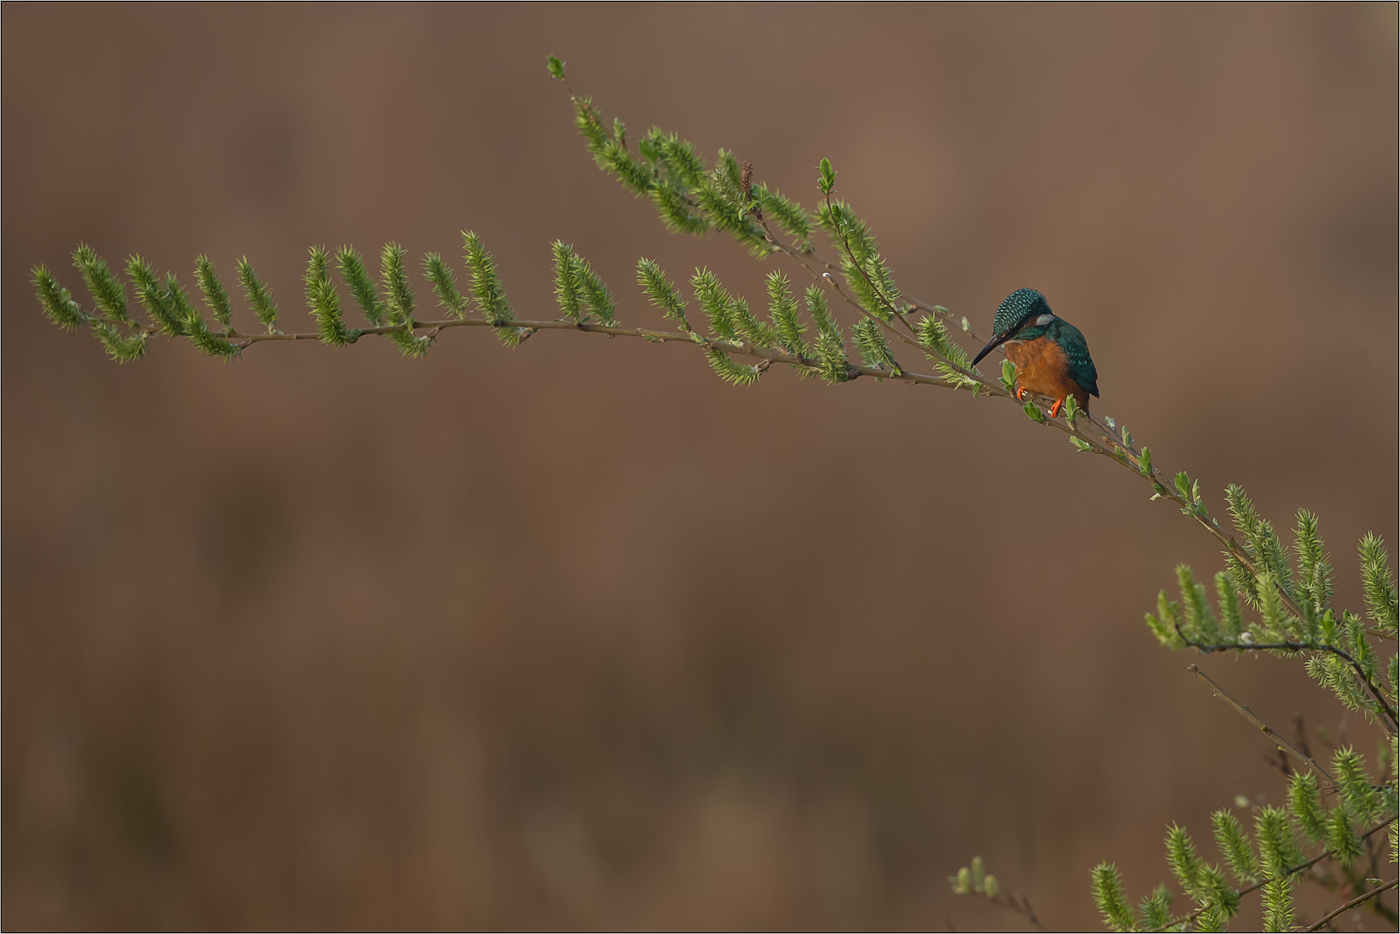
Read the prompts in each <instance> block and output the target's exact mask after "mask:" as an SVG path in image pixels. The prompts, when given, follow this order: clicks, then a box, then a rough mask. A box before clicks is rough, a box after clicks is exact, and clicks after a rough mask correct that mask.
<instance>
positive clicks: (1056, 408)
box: [1050, 399, 1065, 418]
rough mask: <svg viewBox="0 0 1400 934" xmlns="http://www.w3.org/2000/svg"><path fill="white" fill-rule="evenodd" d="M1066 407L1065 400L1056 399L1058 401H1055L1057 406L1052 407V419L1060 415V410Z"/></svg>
mask: <svg viewBox="0 0 1400 934" xmlns="http://www.w3.org/2000/svg"><path fill="white" fill-rule="evenodd" d="M1064 407H1065V400H1063V399H1056V400H1055V404H1054V405H1052V406H1050V417H1051V418H1054V417H1055V416H1056V415H1059V414H1060V409H1062V408H1064Z"/></svg>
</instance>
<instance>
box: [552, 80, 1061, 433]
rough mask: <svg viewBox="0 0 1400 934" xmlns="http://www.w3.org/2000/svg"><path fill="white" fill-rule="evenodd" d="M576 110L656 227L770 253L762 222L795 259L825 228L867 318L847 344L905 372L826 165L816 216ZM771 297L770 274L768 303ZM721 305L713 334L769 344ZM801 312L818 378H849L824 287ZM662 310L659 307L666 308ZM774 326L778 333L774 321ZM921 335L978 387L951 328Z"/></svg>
mask: <svg viewBox="0 0 1400 934" xmlns="http://www.w3.org/2000/svg"><path fill="white" fill-rule="evenodd" d="M549 72H550V74H551V75H553V76H554V77H555V78H558V79H559V80H561V81H565V80H566V76H565V73H564V66H563V63H562V62H560V61H559V60H558V59H557V58H554V57H553V56H551V57H550V59H549ZM573 103H574V117H575V124H576V126H577V127H578V129H579V132H580V133H581V134H582V135H583V137H584V141H585V145H586V147H587V149H588V151H589V152H590V153H591V154H592V155H593V158H594V161H595V162H596V163H597V164H598V166H599V167H600V168H602V169H603V170H604V171H606V172H608V173H609V174H611V175H612V176H613V177H614V178H616V179H617V181H618V182H619V183H620V184H621V185H622V186H623V187H624V188H626V189H627V190H629V191H631V192H632V193H633V194H635V195H637V196H639V197H640V196H646V197H649V198H651V200H652V202H653V203H654V205H655V207H656V210H657V213H658V214H659V215H660V217H661V220H662V222H663V223H664V224H665V225H666V226H667V227H668V228H669V229H671V230H674V231H678V232H682V233H692V234H703V233H706V232H707V231H710V230H719V231H722V232H725V233H728V234H729V235H731V236H732V237H734V238H735V239H736V240H737V241H739V242H740V243H742V244H743V245H745V246H746V247H748V248H749V249H750V250H751V251H752V252H753V253H754V254H755V255H757V256H767V255H769V254H771V253H773V252H775V251H777V250H779V249H781V247H780V246H779V244H777V243H775V242H774V241H773V240H771V239H770V238H769V236H768V234H767V231H766V230H765V229H764V226H763V224H765V223H766V222H767V220H768V219H770V218H771V219H772V220H773V221H775V222H776V224H777V225H778V227H779V228H780V229H781V230H782V231H783V233H784V234H785V235H786V236H787V237H788V238H789V239H790V241H791V244H790V246H789V249H792V250H795V251H796V252H797V253H799V254H802V253H810V252H811V251H812V231H813V228H814V227H819V228H821V229H822V230H824V231H826V233H827V234H828V235H829V236H830V238H831V241H832V243H833V244H834V245H835V246H836V248H837V250H838V252H839V254H840V257H841V259H840V268H841V273H842V276H843V278H844V280H845V281H846V283H847V284H848V285H849V287H850V289H851V291H852V293H854V296H855V300H856V301H857V302H859V304H860V306H861V308H863V309H864V311H865V312H866V313H868V314H869V315H870V316H871V319H866V320H861V321H859V322H857V323H856V324H855V325H854V326H853V327H852V339H853V340H854V342H855V344H856V348H857V350H858V352H859V353H860V356H861V359H862V360H863V361H864V363H865V365H866V366H868V367H871V368H875V369H883V370H887V371H889V373H890V375H891V376H897V375H899V374H900V373H901V372H902V371H901V369H900V367H899V364H898V363H897V362H896V361H895V358H894V354H893V352H892V350H891V348H890V345H889V340H888V332H887V331H886V330H885V329H883V328H881V327H880V326H879V324H878V323H877V319H878V322H884V323H886V324H889V323H890V322H892V321H894V320H895V319H896V317H904V316H905V315H907V313H908V311H909V310H910V308H909V306H907V305H904V304H903V303H902V298H901V296H900V292H899V289H898V287H897V286H896V284H895V280H894V274H893V273H892V272H891V270H890V267H889V264H888V263H887V262H886V261H885V259H884V257H883V256H882V255H881V253H880V248H879V244H878V242H877V241H876V240H875V237H874V235H873V234H872V233H871V232H870V228H869V226H868V225H867V224H866V222H865V221H863V220H862V219H861V218H860V217H859V216H857V214H856V213H855V211H854V209H853V208H852V207H851V206H850V205H849V204H848V203H846V202H844V201H841V200H834V199H832V197H831V193H832V192H833V191H834V189H835V183H836V171H835V169H833V168H832V166H831V162H830V161H829V160H827V159H822V160H821V164H820V165H819V166H818V179H817V184H818V189H819V190H820V191H821V194H822V196H823V201H822V203H821V205H820V207H819V208H818V209H817V211H816V212H815V213H813V212H811V211H809V210H807V209H806V208H804V207H803V206H802V205H801V204H800V203H799V202H798V201H796V200H794V199H792V198H789V197H787V196H786V195H783V194H782V193H781V192H779V191H777V190H776V189H773V188H770V187H768V186H767V185H765V184H763V183H762V182H754V181H753V180H752V179H751V177H750V167H749V166H748V164H747V163H743V164H741V163H740V162H739V160H738V159H737V158H736V157H735V156H734V154H733V153H731V152H727V151H726V150H723V149H721V150H720V151H719V153H718V155H717V156H716V159H715V163H714V165H713V166H711V165H709V164H708V163H706V161H705V159H704V158H703V157H702V156H701V155H700V152H699V150H698V149H697V148H696V147H695V146H694V145H693V144H692V143H691V142H689V141H688V140H684V139H681V138H680V137H679V136H678V135H677V134H676V133H673V132H667V131H666V130H663V129H661V128H660V127H652V128H651V129H650V130H649V131H647V133H646V135H645V136H643V137H642V138H641V139H640V140H638V142H637V146H636V154H635V155H634V154H633V153H632V151H631V149H630V147H629V145H628V141H627V127H626V124H624V123H623V122H622V121H621V120H614V121H613V122H612V124H611V128H610V127H609V124H608V123H607V122H606V121H605V120H604V118H603V116H602V114H601V113H600V112H599V111H598V109H597V108H596V107H595V106H594V104H593V102H592V100H591V99H589V98H587V97H574V98H573ZM784 281H785V280H784ZM643 285H644V287H645V286H646V283H645V282H643ZM772 290H773V285H772V279H771V277H770V280H769V292H770V297H771V296H772V295H773V291H772ZM649 294H650V290H649ZM774 301H775V302H781V299H778V298H774ZM722 305H724V303H723V302H721V301H720V300H718V299H714V298H712V300H711V302H710V304H709V305H706V303H705V301H703V300H702V301H701V306H702V307H703V308H705V310H706V311H707V312H708V313H710V320H711V322H712V326H713V330H714V333H715V334H716V335H717V336H719V337H721V338H725V339H731V338H732V339H741V340H744V341H746V342H748V343H750V344H752V345H754V346H760V347H767V346H771V341H770V340H769V337H770V335H767V334H764V335H763V336H762V339H759V338H758V336H757V335H755V334H752V333H750V332H749V331H747V330H745V329H743V328H739V327H735V326H732V325H730V324H729V323H727V322H726V320H725V318H726V315H725V314H724V313H723V312H722V311H720V310H718V309H719V308H720V306H722ZM807 306H808V308H809V310H810V312H811V315H812V319H813V322H814V324H815V325H816V330H817V339H816V348H815V351H816V356H817V358H818V364H819V373H820V374H821V376H822V377H823V378H824V379H826V380H828V381H829V382H843V381H845V380H848V379H850V378H851V374H850V367H849V363H848V360H847V357H846V351H845V347H844V343H843V340H842V337H841V333H840V329H839V327H838V326H837V325H836V323H835V321H834V320H833V319H832V318H831V316H830V314H829V312H828V310H827V308H826V303H825V299H824V297H823V296H822V295H821V289H819V288H816V287H809V288H808V289H807ZM662 307H663V308H665V306H664V305H663V306H662ZM937 311H938V312H939V313H941V314H943V315H947V309H943V308H938V309H937ZM668 316H669V315H668ZM774 328H776V329H777V330H778V331H779V333H780V334H781V333H782V329H781V327H780V326H779V325H778V323H777V322H776V321H775V322H774ZM964 328H966V322H965V321H964ZM917 333H918V338H919V341H920V343H921V344H922V345H923V346H924V347H925V348H926V351H927V353H928V356H929V357H931V358H932V359H934V360H935V361H936V366H937V368H938V371H939V372H940V373H941V374H942V375H944V376H945V377H947V378H948V379H949V380H950V381H951V382H952V383H953V384H954V386H969V387H977V386H979V385H980V384H979V382H978V380H977V379H976V378H975V377H974V376H973V375H972V368H971V366H970V361H969V358H968V355H967V353H966V351H964V350H963V349H962V348H961V347H959V346H958V345H957V344H956V343H955V342H954V341H952V340H950V339H949V336H948V329H947V326H946V325H945V324H944V323H943V322H942V321H940V320H939V319H938V318H937V317H936V316H931V317H928V318H925V319H923V321H922V322H921V323H920V324H919V326H918V331H917ZM793 337H794V334H793V333H792V332H791V330H789V333H787V335H786V337H784V338H783V339H782V340H780V341H779V344H780V345H781V346H782V347H783V348H784V349H785V350H786V351H787V352H789V353H792V354H798V353H799V350H798V349H797V348H798V347H799V345H800V341H797V340H793V339H792V338H793ZM708 353H709V355H710V361H711V363H712V364H713V365H714V367H715V370H716V372H718V373H719V375H720V376H721V377H722V378H724V379H726V380H728V381H730V382H734V383H740V384H748V383H751V382H753V381H754V379H756V374H755V373H754V372H753V368H752V367H739V365H738V364H735V365H734V366H730V365H729V363H726V362H725V360H724V359H722V357H723V351H722V350H719V349H715V348H711V349H710V351H708ZM801 355H802V356H803V357H804V358H805V357H806V356H807V352H806V351H805V350H804V351H802V352H801ZM730 362H732V361H730ZM736 367H739V368H737V369H736ZM1038 411H1039V410H1037V412H1038Z"/></svg>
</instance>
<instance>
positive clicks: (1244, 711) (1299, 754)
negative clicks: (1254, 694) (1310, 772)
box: [1186, 664, 1337, 785]
mask: <svg viewBox="0 0 1400 934" xmlns="http://www.w3.org/2000/svg"><path fill="white" fill-rule="evenodd" d="M1186 670H1187V671H1189V672H1191V673H1192V674H1193V675H1195V676H1196V677H1197V678H1200V679H1201V680H1202V681H1204V682H1205V683H1206V684H1208V685H1210V688H1211V690H1212V691H1214V692H1215V696H1216V697H1218V698H1220V699H1221V700H1223V701H1224V702H1225V703H1227V704H1229V705H1230V706H1231V707H1233V708H1235V713H1237V714H1239V715H1240V716H1241V717H1244V718H1245V719H1246V720H1248V721H1249V722H1250V723H1252V724H1254V725H1255V726H1256V727H1258V728H1259V729H1260V730H1262V731H1264V732H1265V733H1267V734H1268V735H1269V736H1272V737H1273V738H1274V739H1275V740H1276V741H1277V742H1278V744H1279V745H1280V746H1281V747H1283V748H1284V749H1287V750H1288V751H1289V753H1291V754H1292V755H1293V757H1294V758H1296V759H1298V760H1299V761H1300V762H1306V763H1307V764H1308V765H1310V766H1312V768H1313V769H1314V770H1315V771H1316V772H1317V773H1318V774H1319V775H1321V776H1322V777H1323V778H1325V779H1327V781H1329V782H1331V783H1332V784H1333V785H1335V784H1337V780H1336V779H1335V778H1333V777H1332V773H1330V772H1328V771H1327V770H1326V769H1324V768H1323V767H1322V766H1320V765H1318V764H1317V762H1316V761H1315V760H1314V759H1313V757H1312V756H1310V755H1308V754H1307V753H1305V752H1303V751H1302V750H1301V749H1299V748H1298V747H1297V746H1295V745H1293V744H1292V743H1290V742H1289V741H1288V740H1286V739H1284V737H1283V734H1282V733H1280V732H1279V731H1278V730H1275V729H1274V728H1273V727H1271V726H1269V725H1268V724H1267V723H1265V722H1264V721H1263V720H1260V719H1259V717H1258V716H1256V715H1255V713H1254V711H1252V710H1250V709H1249V707H1248V706H1246V705H1244V704H1241V703H1240V702H1239V701H1237V700H1235V699H1234V698H1233V697H1231V696H1230V694H1229V692H1228V691H1226V690H1225V689H1224V688H1222V687H1221V686H1220V685H1219V684H1216V683H1215V681H1214V679H1212V678H1211V676H1210V675H1208V674H1206V673H1205V672H1204V671H1202V670H1201V669H1200V668H1198V667H1196V665H1194V664H1191V665H1187V666H1186Z"/></svg>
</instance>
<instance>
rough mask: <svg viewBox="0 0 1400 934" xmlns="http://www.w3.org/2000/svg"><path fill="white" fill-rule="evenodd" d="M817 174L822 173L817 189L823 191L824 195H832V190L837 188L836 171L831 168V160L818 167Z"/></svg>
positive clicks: (824, 160) (824, 161) (818, 178)
mask: <svg viewBox="0 0 1400 934" xmlns="http://www.w3.org/2000/svg"><path fill="white" fill-rule="evenodd" d="M817 172H818V173H820V174H819V175H818V176H817V187H818V188H820V189H821V192H822V194H824V195H829V194H831V189H833V188H835V187H836V170H835V169H833V168H832V167H831V160H830V159H823V160H822V161H821V164H820V165H818V166H817Z"/></svg>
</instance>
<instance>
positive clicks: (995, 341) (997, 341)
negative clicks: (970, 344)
mask: <svg viewBox="0 0 1400 934" xmlns="http://www.w3.org/2000/svg"><path fill="white" fill-rule="evenodd" d="M1010 336H1011V332H1009V331H1008V332H1007V333H1005V334H997V335H995V336H994V337H993V338H992V339H991V340H989V341H987V346H986V347H983V348H982V349H981V350H980V351H978V352H977V356H975V357H973V358H972V365H973V366H976V365H977V362H978V361H979V360H981V359H982V358H983V357H985V356H986V355H987V354H989V353H991V352H992V351H993V350H995V349H996V348H997V347H998V346H1000V345H1001V343H1002V341H1004V340H1006V339H1007V338H1008V337H1010Z"/></svg>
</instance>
